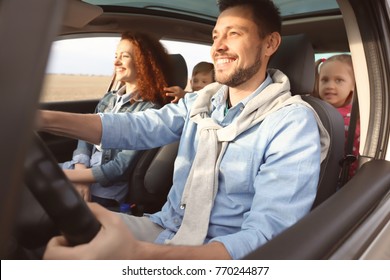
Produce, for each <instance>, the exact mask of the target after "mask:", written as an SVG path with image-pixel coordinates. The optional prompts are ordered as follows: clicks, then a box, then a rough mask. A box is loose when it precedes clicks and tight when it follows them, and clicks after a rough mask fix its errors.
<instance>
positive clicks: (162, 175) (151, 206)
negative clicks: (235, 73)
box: [127, 54, 188, 215]
mask: <svg viewBox="0 0 390 280" xmlns="http://www.w3.org/2000/svg"><path fill="white" fill-rule="evenodd" d="M170 57H171V59H172V64H173V75H172V80H171V81H170V85H172V86H173V85H177V86H180V87H181V88H183V89H184V88H185V87H186V85H187V81H188V70H187V64H186V61H185V60H184V58H183V56H182V55H180V54H171V55H170ZM178 147H179V142H175V143H171V144H169V145H166V146H163V147H159V148H155V149H151V150H147V151H145V152H143V153H142V155H141V156H140V159H139V160H138V162H137V164H136V166H135V167H134V169H133V171H132V173H131V175H130V178H129V191H128V196H127V197H128V198H127V201H128V202H129V203H132V204H135V207H134V208H133V213H134V214H135V215H142V214H143V213H154V212H157V211H159V210H160V209H161V207H162V206H163V205H164V203H165V201H166V200H167V195H168V192H169V190H170V189H171V186H172V176H173V163H174V161H175V158H176V155H177V150H178Z"/></svg>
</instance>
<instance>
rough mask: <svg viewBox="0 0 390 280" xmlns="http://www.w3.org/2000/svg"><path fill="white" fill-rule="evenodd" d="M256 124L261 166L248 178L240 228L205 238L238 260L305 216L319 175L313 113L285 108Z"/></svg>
mask: <svg viewBox="0 0 390 280" xmlns="http://www.w3.org/2000/svg"><path fill="white" fill-rule="evenodd" d="M288 107H289V108H283V109H281V110H280V112H277V113H274V114H273V115H270V116H269V117H267V119H265V120H264V121H263V123H262V124H261V126H262V131H267V133H266V135H263V136H262V137H266V138H267V141H266V148H265V152H264V160H263V163H262V164H261V165H260V166H259V168H258V171H257V175H256V177H255V180H254V184H253V190H254V197H253V201H252V205H251V207H250V209H249V210H248V211H247V212H246V213H244V215H243V223H242V226H241V229H240V230H239V231H238V232H236V233H233V234H228V235H225V236H220V237H217V238H214V239H211V240H210V242H213V241H218V242H222V243H223V244H224V246H225V248H226V249H227V251H228V252H229V253H230V255H231V257H232V258H233V259H241V258H243V257H244V256H245V255H247V254H248V253H250V252H252V251H254V250H255V249H257V248H258V247H260V246H261V245H263V244H265V243H266V242H267V241H268V240H270V239H272V238H274V237H275V236H276V235H277V234H279V233H280V232H282V231H283V230H285V229H286V228H288V227H290V226H291V225H293V224H294V223H296V222H297V221H298V220H299V219H301V218H302V217H303V216H304V215H306V214H307V213H308V212H309V211H310V209H311V206H312V204H313V201H314V198H315V195H316V190H317V184H318V178H319V172H320V154H321V150H320V138H319V131H318V127H317V124H316V120H315V118H314V115H313V113H312V112H311V110H310V109H308V108H302V107H303V106H298V107H297V105H290V106H288Z"/></svg>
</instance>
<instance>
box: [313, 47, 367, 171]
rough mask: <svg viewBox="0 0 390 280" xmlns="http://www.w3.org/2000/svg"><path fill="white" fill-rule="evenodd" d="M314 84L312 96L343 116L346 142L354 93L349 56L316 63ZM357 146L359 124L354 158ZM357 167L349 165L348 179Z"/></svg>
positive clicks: (335, 56) (356, 153) (355, 164)
mask: <svg viewBox="0 0 390 280" xmlns="http://www.w3.org/2000/svg"><path fill="white" fill-rule="evenodd" d="M315 82H316V84H315V86H314V94H313V95H314V96H316V97H319V98H321V99H322V100H324V101H326V102H328V103H329V104H331V105H333V106H334V107H335V108H336V109H337V110H338V111H339V112H340V114H341V115H342V116H343V119H344V128H345V141H347V137H348V129H349V123H350V118H351V109H352V98H353V95H354V92H355V76H354V72H353V65H352V58H351V56H350V55H349V54H340V55H334V56H332V57H330V58H328V59H320V60H318V61H316V80H315ZM359 144H360V124H359V122H357V123H356V129H355V136H354V141H353V150H352V153H353V155H354V156H355V157H356V158H357V157H358V154H359ZM357 167H358V161H357V160H355V161H354V162H353V163H352V164H351V167H350V170H349V174H348V175H349V178H351V177H352V176H353V175H355V173H356V169H357Z"/></svg>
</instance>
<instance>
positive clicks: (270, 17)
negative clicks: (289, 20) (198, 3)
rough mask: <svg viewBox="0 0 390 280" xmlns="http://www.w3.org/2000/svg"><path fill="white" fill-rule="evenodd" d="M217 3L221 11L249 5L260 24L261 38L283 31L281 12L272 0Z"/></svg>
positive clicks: (221, 0) (254, 17)
mask: <svg viewBox="0 0 390 280" xmlns="http://www.w3.org/2000/svg"><path fill="white" fill-rule="evenodd" d="M217 3H218V7H219V11H220V12H223V11H225V10H227V9H229V8H233V7H236V6H247V7H249V8H250V9H251V10H252V12H253V20H254V22H255V23H256V24H257V26H258V29H259V32H260V37H261V38H264V37H265V36H266V35H268V34H271V33H272V32H278V33H281V30H282V19H281V17H280V12H279V9H278V7H276V6H275V4H274V3H273V1H271V0H218V1H217Z"/></svg>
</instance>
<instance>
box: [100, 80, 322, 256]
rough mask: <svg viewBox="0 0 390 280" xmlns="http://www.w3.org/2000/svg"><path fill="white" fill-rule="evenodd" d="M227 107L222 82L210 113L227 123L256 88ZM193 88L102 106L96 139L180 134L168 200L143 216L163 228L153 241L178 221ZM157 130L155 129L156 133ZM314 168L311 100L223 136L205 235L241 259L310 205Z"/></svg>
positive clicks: (162, 139)
mask: <svg viewBox="0 0 390 280" xmlns="http://www.w3.org/2000/svg"><path fill="white" fill-rule="evenodd" d="M271 82H272V81H271V78H270V77H269V76H268V77H267V79H266V81H265V82H264V83H263V84H262V85H261V86H260V87H259V88H258V89H257V90H256V91H255V92H254V93H252V95H250V96H249V97H247V98H246V99H245V100H242V101H241V102H240V103H238V104H237V105H235V106H234V107H232V108H230V109H229V110H228V112H227V114H226V116H225V114H224V110H225V107H226V97H227V87H225V86H224V87H222V88H221V89H220V90H219V91H218V92H217V93H216V95H214V97H213V99H212V105H213V108H212V115H211V117H212V118H213V119H214V120H216V121H217V122H218V123H219V124H220V125H221V126H227V125H228V124H230V123H231V122H232V121H233V120H234V119H235V118H237V116H238V115H239V114H240V113H241V111H242V108H243V107H244V106H245V105H246V104H247V102H248V101H249V100H250V99H252V98H253V97H254V96H255V95H257V94H261V90H262V89H263V88H265V87H266V86H267V85H268V84H269V83H271ZM196 96H197V94H196V93H194V94H186V95H185V97H184V99H181V100H180V101H179V103H178V104H168V105H165V106H164V107H163V108H161V109H160V110H148V111H147V112H140V113H135V114H116V115H113V114H104V115H103V114H102V115H101V118H102V124H103V135H102V145H103V147H107V148H109V147H121V148H128V149H146V148H151V147H158V146H161V145H165V144H168V143H171V142H174V141H177V140H179V139H180V146H179V151H178V155H177V158H176V161H175V169H174V170H175V172H174V178H173V186H172V189H171V191H170V193H169V195H168V201H167V202H166V204H165V205H164V206H163V208H162V210H161V211H160V212H157V213H155V214H153V215H151V216H150V219H151V220H152V221H153V222H155V223H157V224H159V225H161V226H162V227H163V228H164V229H165V230H164V231H163V232H162V233H161V234H160V235H159V237H158V238H157V240H156V243H164V241H165V240H166V239H171V238H172V237H173V235H174V234H175V233H176V232H177V230H178V228H179V227H180V224H181V221H182V218H183V215H184V213H183V210H182V209H180V200H181V196H182V193H183V188H184V185H185V182H186V179H187V177H188V174H189V171H190V169H191V164H192V162H193V159H194V156H195V153H196V147H197V145H198V141H197V134H196V124H195V123H193V122H192V121H190V120H189V112H190V108H191V104H192V103H193V101H194V100H195V99H196ZM157 135H158V137H157ZM319 171H320V137H319V132H318V127H317V123H316V120H315V117H314V115H313V112H312V111H311V110H310V108H307V107H306V106H303V105H301V104H294V105H290V106H286V107H284V108H281V109H280V110H278V111H276V112H274V113H272V114H270V115H269V116H268V117H266V119H264V120H263V121H262V122H261V123H259V124H258V125H255V126H254V127H252V128H250V129H249V130H247V131H245V132H243V133H242V134H240V135H239V136H238V137H237V138H236V139H234V140H233V141H232V142H230V143H229V144H228V147H227V150H226V152H225V154H224V156H223V158H222V161H221V164H220V167H219V188H218V192H217V195H216V198H215V201H214V206H213V209H212V212H211V216H210V226H209V229H208V235H207V239H206V243H207V242H213V241H219V242H222V243H223V244H224V246H225V248H226V249H227V251H228V252H229V254H230V255H231V257H232V258H233V259H240V258H242V257H244V256H245V255H246V254H248V253H249V252H251V251H253V250H255V249H256V248H258V247H259V246H261V245H262V244H264V243H266V242H267V241H268V240H270V239H271V238H273V237H274V236H275V235H277V234H278V233H280V232H281V231H283V230H284V229H286V228H287V227H289V226H291V225H292V224H294V223H296V222H297V221H298V220H299V219H300V218H302V217H303V216H304V215H305V214H307V213H308V212H309V211H310V208H311V205H312V203H313V201H314V198H315V195H316V189H317V183H318V177H319Z"/></svg>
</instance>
